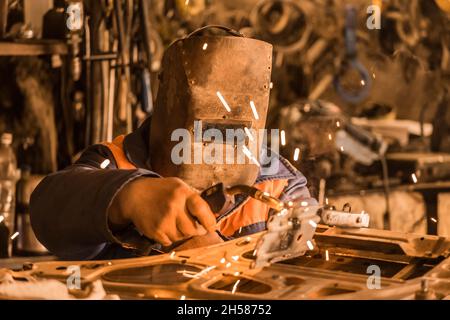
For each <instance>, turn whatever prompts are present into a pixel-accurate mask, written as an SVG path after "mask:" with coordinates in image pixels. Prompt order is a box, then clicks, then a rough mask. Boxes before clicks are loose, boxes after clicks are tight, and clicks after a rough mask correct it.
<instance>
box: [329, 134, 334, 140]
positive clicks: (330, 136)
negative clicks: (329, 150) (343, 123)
mask: <svg viewBox="0 0 450 320" xmlns="http://www.w3.org/2000/svg"><path fill="white" fill-rule="evenodd" d="M328 140H330V141H331V140H333V136H332V135H331V133H329V134H328Z"/></svg>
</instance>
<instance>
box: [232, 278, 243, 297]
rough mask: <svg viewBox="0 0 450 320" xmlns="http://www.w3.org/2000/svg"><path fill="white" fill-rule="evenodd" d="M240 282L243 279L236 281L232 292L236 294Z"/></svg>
mask: <svg viewBox="0 0 450 320" xmlns="http://www.w3.org/2000/svg"><path fill="white" fill-rule="evenodd" d="M239 282H241V279H239V280H238V281H236V283H235V284H234V286H233V289H232V290H231V294H235V293H236V290H237V287H238V285H239Z"/></svg>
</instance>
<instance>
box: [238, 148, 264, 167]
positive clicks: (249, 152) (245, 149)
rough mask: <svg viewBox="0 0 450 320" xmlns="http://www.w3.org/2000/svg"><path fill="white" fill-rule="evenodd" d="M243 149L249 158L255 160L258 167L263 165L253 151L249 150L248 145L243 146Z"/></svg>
mask: <svg viewBox="0 0 450 320" xmlns="http://www.w3.org/2000/svg"><path fill="white" fill-rule="evenodd" d="M242 151H243V152H244V154H245V155H246V156H247V158H249V159H250V160H251V161H253V163H254V164H256V165H257V166H258V167H260V166H261V165H260V164H259V162H258V160H256V158H255V157H254V156H253V154H252V153H251V151H250V150H248V148H247V147H246V146H242Z"/></svg>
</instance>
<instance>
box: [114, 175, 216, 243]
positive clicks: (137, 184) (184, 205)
mask: <svg viewBox="0 0 450 320" xmlns="http://www.w3.org/2000/svg"><path fill="white" fill-rule="evenodd" d="M108 215H109V221H110V223H111V224H112V225H126V224H129V223H130V222H132V223H133V224H134V225H135V226H136V228H137V229H138V230H139V231H140V232H142V233H143V234H144V235H145V236H146V237H148V238H150V239H152V240H155V241H157V242H159V243H161V244H162V245H163V246H169V245H171V244H172V243H174V242H177V241H180V240H183V239H188V238H191V237H193V236H199V235H203V234H204V233H205V230H201V229H202V228H198V224H196V220H197V221H198V222H199V223H200V224H201V225H202V226H203V227H204V228H205V229H206V230H207V231H208V232H214V230H215V224H216V219H215V217H214V214H213V213H212V211H211V209H210V207H209V205H208V204H207V203H206V202H205V201H204V200H203V199H202V198H201V197H200V194H199V193H198V192H197V191H195V190H194V189H193V188H191V187H190V186H189V185H187V184H186V183H184V182H183V181H182V180H180V179H178V178H138V179H136V180H134V181H132V182H130V183H128V184H126V185H125V186H124V187H123V189H122V190H120V191H119V193H118V194H117V195H116V196H115V197H114V199H113V201H112V204H111V206H110V208H109V211H108ZM202 231H203V232H202Z"/></svg>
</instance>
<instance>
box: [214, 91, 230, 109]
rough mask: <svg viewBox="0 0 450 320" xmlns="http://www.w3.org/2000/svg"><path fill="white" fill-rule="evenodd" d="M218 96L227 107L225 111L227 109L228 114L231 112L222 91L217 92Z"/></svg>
mask: <svg viewBox="0 0 450 320" xmlns="http://www.w3.org/2000/svg"><path fill="white" fill-rule="evenodd" d="M216 94H217V96H218V97H219V99H220V102H222V104H223V106H224V107H225V109H227V111H228V112H231V108H230V106H229V105H228V103H227V101H226V100H225V98H224V97H223V95H222V94H221V93H220V91H217V92H216Z"/></svg>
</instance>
